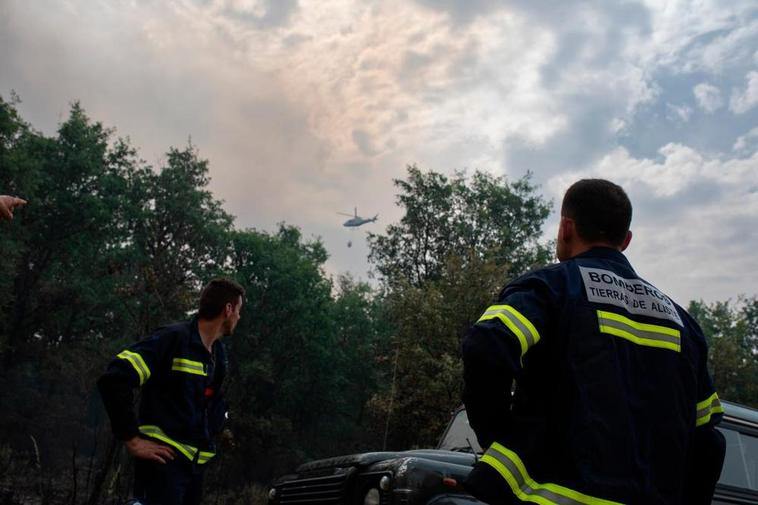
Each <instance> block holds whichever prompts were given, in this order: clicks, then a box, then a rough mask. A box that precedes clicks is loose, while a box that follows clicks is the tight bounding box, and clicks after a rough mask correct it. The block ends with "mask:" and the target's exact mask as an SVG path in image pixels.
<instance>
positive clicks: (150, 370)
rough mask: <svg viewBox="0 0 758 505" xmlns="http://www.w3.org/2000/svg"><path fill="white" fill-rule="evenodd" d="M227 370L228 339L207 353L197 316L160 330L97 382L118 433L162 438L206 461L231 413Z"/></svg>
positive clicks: (192, 457) (191, 456)
mask: <svg viewBox="0 0 758 505" xmlns="http://www.w3.org/2000/svg"><path fill="white" fill-rule="evenodd" d="M226 369H227V359H226V352H225V350H224V346H223V344H222V343H221V342H220V341H218V340H217V341H216V342H214V344H213V347H212V352H208V350H207V349H206V348H205V346H204V345H203V343H202V341H201V339H200V333H199V332H198V327H197V318H195V319H192V320H191V321H187V322H182V323H176V324H172V325H169V326H164V327H162V328H159V329H157V330H156V331H155V332H154V333H153V334H152V335H151V336H150V337H148V338H146V339H145V340H142V341H140V342H138V343H136V344H134V345H132V346H131V347H129V348H127V349H125V350H124V351H122V352H121V353H119V354H118V355H117V356H116V357H115V358H114V359H113V360H112V361H111V362H110V364H109V365H108V369H107V371H106V373H105V374H104V375H103V376H101V377H100V379H99V381H98V387H99V389H100V394H101V396H102V398H103V403H104V404H105V408H106V411H107V412H108V416H109V417H110V420H111V426H112V428H113V433H114V435H115V436H116V437H117V438H119V439H122V440H128V439H130V438H132V437H134V436H135V435H141V436H145V437H149V438H153V439H156V440H160V441H161V442H163V443H166V444H168V445H171V446H172V447H173V448H174V449H176V450H177V451H178V452H179V453H181V454H183V455H184V456H185V457H187V458H188V459H189V460H191V461H196V462H198V463H201V464H202V463H205V462H207V461H208V460H209V459H210V458H211V457H213V455H214V450H215V448H214V444H213V437H214V435H216V434H217V433H218V432H220V431H221V428H222V425H223V422H224V419H225V417H226V404H225V402H224V400H223V397H222V394H221V391H220V389H221V386H222V383H223V381H224V376H225V375H226ZM137 388H140V390H141V391H140V392H141V394H140V401H139V415H138V416H135V414H134V408H133V403H134V395H133V390H134V389H137Z"/></svg>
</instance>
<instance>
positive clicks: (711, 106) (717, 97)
mask: <svg viewBox="0 0 758 505" xmlns="http://www.w3.org/2000/svg"><path fill="white" fill-rule="evenodd" d="M692 93H693V94H694V95H695V98H696V99H697V103H698V105H699V106H700V107H701V108H702V109H703V110H704V111H705V112H707V113H709V114H711V113H713V112H716V111H717V110H719V109H720V108H721V106H722V105H724V100H723V99H722V98H721V90H719V89H718V88H717V87H716V86H713V85H711V84H708V83H705V82H701V83H700V84H698V85H696V86H695V87H694V88H692Z"/></svg>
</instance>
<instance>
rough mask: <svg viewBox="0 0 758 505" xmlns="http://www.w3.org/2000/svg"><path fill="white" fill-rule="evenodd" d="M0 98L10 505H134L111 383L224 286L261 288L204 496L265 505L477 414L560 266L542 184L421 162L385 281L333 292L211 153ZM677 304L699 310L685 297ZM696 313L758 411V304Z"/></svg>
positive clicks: (402, 194)
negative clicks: (544, 269)
mask: <svg viewBox="0 0 758 505" xmlns="http://www.w3.org/2000/svg"><path fill="white" fill-rule="evenodd" d="M19 104H20V101H19V98H18V97H16V96H15V95H12V96H11V97H10V98H9V99H3V98H0V193H2V194H17V195H19V196H22V197H24V198H25V199H27V200H28V201H29V204H28V205H27V206H26V207H24V208H23V209H20V210H19V211H18V212H16V216H15V219H14V220H13V221H12V222H7V223H6V222H3V223H0V251H1V252H2V261H0V359H2V367H1V368H0V407H1V408H2V410H1V412H2V413H1V414H0V467H2V468H3V469H4V471H3V472H2V473H1V474H0V505H16V504H46V505H57V504H71V505H74V504H88V505H97V504H113V505H116V504H124V503H125V502H126V501H127V499H128V497H129V490H130V489H129V488H130V475H131V463H130V459H129V458H128V457H127V455H126V454H125V451H124V449H123V448H122V446H121V444H120V442H117V441H116V440H114V438H113V437H112V435H111V433H110V427H109V424H108V421H107V418H106V416H105V413H104V410H103V407H102V403H101V401H100V398H99V395H98V393H97V390H96V388H95V382H96V380H97V378H98V377H99V375H100V374H102V373H103V371H104V369H105V366H106V365H107V363H108V361H109V360H110V359H111V358H112V357H113V356H114V355H115V354H116V353H118V352H119V351H120V350H121V349H123V348H124V347H125V346H127V345H129V344H130V343H132V342H135V341H137V340H139V339H141V338H144V337H145V336H147V335H149V334H150V332H151V330H152V329H154V328H156V327H157V326H160V325H163V324H166V323H167V322H171V321H177V320H182V319H186V318H187V317H188V314H190V313H191V312H192V311H193V309H194V307H195V305H196V301H197V296H198V294H199V290H200V288H201V287H202V285H203V284H204V282H206V281H207V280H209V279H211V278H213V277H216V276H221V275H224V276H229V277H231V278H234V279H235V280H237V281H238V282H239V283H241V284H242V285H243V286H244V288H245V290H246V300H245V307H244V311H243V317H242V319H241V321H240V323H239V326H238V328H237V331H236V332H235V334H234V335H233V336H231V337H228V338H226V339H225V344H226V346H227V349H228V350H229V355H230V375H229V380H228V381H227V384H226V388H227V390H226V396H227V398H229V401H230V404H231V413H230V419H229V426H228V427H229V431H230V434H231V435H230V436H229V437H226V438H225V440H224V443H223V447H222V449H221V450H220V455H219V457H218V458H217V460H216V461H214V462H213V464H212V465H211V467H210V468H209V469H208V474H207V476H206V502H207V503H215V504H228V505H238V504H239V505H241V504H251V503H257V504H262V503H263V501H265V493H266V490H267V485H268V484H269V483H270V482H271V480H272V478H274V477H275V476H277V475H281V474H283V473H286V472H288V471H291V470H292V469H294V467H295V466H297V465H298V464H299V463H302V462H304V461H306V460H310V459H315V458H320V457H326V456H331V455H337V454H344V453H354V452H360V451H366V450H382V449H409V448H416V447H431V446H434V445H435V444H436V442H437V438H438V437H439V435H440V433H441V431H442V429H443V427H444V426H445V424H446V422H447V420H448V417H449V415H450V413H451V411H452V410H453V409H455V408H456V407H457V406H458V405H459V404H460V401H461V400H460V397H461V388H462V382H461V381H462V364H461V360H460V356H459V346H460V342H461V339H462V337H463V335H464V334H465V332H466V330H467V328H468V327H469V326H470V325H471V324H472V322H474V321H475V320H476V319H477V317H478V316H479V315H480V314H481V313H482V311H483V309H484V308H485V307H486V306H487V305H488V304H489V303H490V302H491V301H492V299H493V297H494V296H495V295H496V294H497V292H498V291H499V290H500V289H501V288H502V286H503V285H504V284H505V283H507V282H508V280H509V279H512V278H514V277H515V276H517V275H519V274H521V273H523V272H525V271H527V270H529V269H531V268H535V267H539V266H542V265H545V264H548V263H550V262H551V261H553V259H552V258H553V253H552V244H551V243H544V242H541V241H540V237H541V236H542V235H543V227H544V224H545V221H546V219H547V217H548V215H549V213H550V212H551V209H552V204H551V202H549V201H548V200H547V199H546V198H545V197H543V196H542V195H541V194H540V192H539V187H538V186H537V185H535V184H534V183H533V182H532V179H531V177H530V175H529V174H528V172H527V175H525V176H524V177H522V178H520V179H515V180H510V179H507V178H505V177H493V176H491V175H489V174H487V173H484V172H479V171H476V172H474V173H473V174H466V173H464V172H460V173H456V174H454V175H452V176H448V175H443V174H441V173H437V172H434V171H424V170H421V169H419V168H418V167H416V166H413V165H411V166H408V167H407V172H406V175H405V177H404V178H402V179H398V180H396V181H395V188H396V195H395V201H396V204H397V205H398V206H399V207H400V209H401V210H402V216H403V217H402V218H401V219H400V220H399V221H398V222H396V223H392V224H389V225H388V226H387V227H386V228H385V229H384V231H383V232H381V233H375V234H369V236H368V242H369V249H370V254H369V257H368V261H369V263H370V265H371V268H372V271H373V281H372V282H371V283H367V282H359V281H356V280H355V279H353V278H351V277H350V276H349V275H340V276H330V275H327V273H326V272H325V269H324V263H325V261H326V260H327V258H328V251H327V250H326V248H325V247H324V245H323V244H322V243H321V241H320V240H318V238H307V237H306V236H304V234H303V232H302V231H301V230H300V229H299V228H298V227H297V226H295V225H293V224H287V223H280V224H279V225H278V226H277V228H275V231H262V230H256V229H240V228H238V227H237V226H236V225H235V219H234V216H232V215H230V214H229V213H228V212H227V211H226V210H225V209H224V207H223V205H222V202H220V201H219V200H218V199H217V198H216V197H215V196H214V195H213V194H212V193H211V192H210V191H209V189H208V184H209V177H210V162H209V161H208V160H205V159H203V158H202V157H201V156H200V154H199V153H200V151H199V148H198V147H197V146H194V145H192V144H191V143H189V144H188V145H187V146H184V147H180V148H177V147H167V151H166V154H165V157H164V158H163V161H162V162H161V165H160V166H151V165H149V164H148V163H146V162H145V161H143V160H142V159H141V158H140V156H139V150H138V147H137V146H133V145H131V144H130V141H129V140H128V139H125V138H119V137H117V136H116V134H115V130H114V129H112V128H110V127H107V126H105V125H103V124H101V123H100V122H98V121H96V120H93V119H91V118H90V117H88V115H87V113H86V112H85V110H84V109H83V108H82V106H81V105H79V104H77V103H75V104H73V105H72V106H71V108H70V111H69V114H68V116H67V117H66V118H65V120H63V121H62V122H61V123H60V124H59V126H58V129H57V132H56V133H55V134H54V135H52V136H49V135H45V134H43V133H41V132H39V131H37V130H35V128H34V127H33V125H31V124H29V123H27V122H26V121H25V120H24V118H22V117H21V115H20V113H19V111H18V109H19ZM679 302H680V303H684V302H687V301H684V300H680V301H679ZM688 302H689V305H688V309H689V311H690V313H691V314H692V315H693V316H694V317H695V318H696V319H697V320H698V322H699V323H700V324H701V326H702V328H703V331H704V333H705V335H706V338H707V339H708V341H709V345H710V352H711V354H710V357H709V366H710V369H711V373H712V375H713V378H714V382H715V384H716V388H717V390H718V391H719V395H720V396H721V398H722V399H726V400H731V401H735V402H740V403H743V404H746V405H750V406H753V407H758V360H756V353H757V350H758V297H756V296H752V297H745V296H740V294H739V293H735V294H734V298H732V299H728V300H724V301H720V302H711V303H706V302H703V301H702V300H699V299H698V294H697V293H692V300H691V301H688Z"/></svg>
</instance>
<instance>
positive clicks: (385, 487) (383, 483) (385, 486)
mask: <svg viewBox="0 0 758 505" xmlns="http://www.w3.org/2000/svg"><path fill="white" fill-rule="evenodd" d="M391 484H392V481H391V480H390V478H389V476H387V475H385V476H384V477H382V478H381V480H379V489H381V490H382V491H389V490H390V485H391Z"/></svg>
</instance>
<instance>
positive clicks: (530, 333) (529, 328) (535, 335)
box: [477, 305, 540, 357]
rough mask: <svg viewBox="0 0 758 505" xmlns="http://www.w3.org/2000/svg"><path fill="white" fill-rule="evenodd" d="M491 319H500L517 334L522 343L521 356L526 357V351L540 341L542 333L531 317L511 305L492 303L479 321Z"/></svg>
mask: <svg viewBox="0 0 758 505" xmlns="http://www.w3.org/2000/svg"><path fill="white" fill-rule="evenodd" d="M490 319H499V320H500V321H501V322H502V323H503V324H504V325H505V326H507V327H508V329H509V330H511V332H512V333H513V334H514V335H516V338H517V339H518V341H519V343H520V344H521V357H524V354H526V351H528V350H529V348H530V347H532V346H533V345H534V344H536V343H537V342H539V341H540V334H539V332H538V331H537V328H535V327H534V325H533V324H532V323H531V321H529V319H527V318H526V317H525V316H524V315H523V314H522V313H521V312H519V311H518V310H516V309H515V308H514V307H513V306H511V305H492V306H490V307H488V308H487V310H486V311H484V314H482V317H480V318H479V320H478V321H477V323H479V322H482V321H488V320H490Z"/></svg>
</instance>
